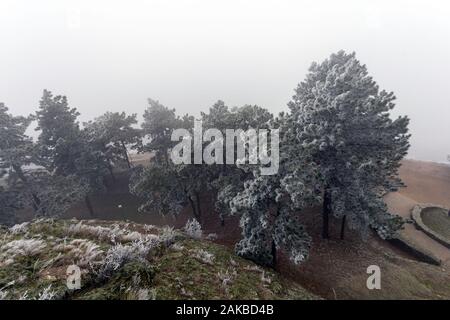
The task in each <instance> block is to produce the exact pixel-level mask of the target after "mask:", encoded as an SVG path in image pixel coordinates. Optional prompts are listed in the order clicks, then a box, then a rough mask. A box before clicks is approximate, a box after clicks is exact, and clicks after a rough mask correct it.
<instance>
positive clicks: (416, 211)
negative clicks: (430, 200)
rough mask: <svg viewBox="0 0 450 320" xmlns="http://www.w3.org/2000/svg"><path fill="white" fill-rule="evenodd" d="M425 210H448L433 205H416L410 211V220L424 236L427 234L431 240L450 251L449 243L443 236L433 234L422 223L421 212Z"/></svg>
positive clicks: (432, 231)
mask: <svg viewBox="0 0 450 320" xmlns="http://www.w3.org/2000/svg"><path fill="white" fill-rule="evenodd" d="M427 208H438V209H442V210H445V211H447V212H448V209H447V208H445V207H443V206H440V205H435V204H417V205H415V206H414V208H412V210H411V218H412V219H413V221H414V223H415V225H416V227H417V228H419V229H420V230H422V231H423V232H424V233H425V234H427V235H428V236H429V237H430V238H432V239H433V240H436V241H437V242H439V243H440V244H442V245H443V246H446V247H447V248H449V249H450V242H449V240H447V239H446V238H445V237H444V236H442V235H440V234H438V233H436V232H434V230H432V229H430V228H429V227H428V226H427V225H425V224H424V223H423V221H422V210H424V209H427Z"/></svg>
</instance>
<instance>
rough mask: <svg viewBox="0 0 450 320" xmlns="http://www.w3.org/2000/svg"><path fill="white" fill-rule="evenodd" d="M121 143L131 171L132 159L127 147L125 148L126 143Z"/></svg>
mask: <svg viewBox="0 0 450 320" xmlns="http://www.w3.org/2000/svg"><path fill="white" fill-rule="evenodd" d="M121 143H122V148H123V153H124V155H125V160H127V166H128V169H131V162H130V158H129V157H128V151H127V147H126V146H125V143H124V142H123V141H121Z"/></svg>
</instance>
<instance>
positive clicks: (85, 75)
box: [0, 0, 450, 162]
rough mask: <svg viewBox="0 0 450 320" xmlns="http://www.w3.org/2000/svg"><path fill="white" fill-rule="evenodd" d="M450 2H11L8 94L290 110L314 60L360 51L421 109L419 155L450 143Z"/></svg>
mask: <svg viewBox="0 0 450 320" xmlns="http://www.w3.org/2000/svg"><path fill="white" fill-rule="evenodd" d="M449 16H450V4H448V2H446V1H432V2H430V1H428V2H427V1H395V2H394V3H393V2H392V1H377V2H373V1H340V2H339V3H335V2H334V1H245V2H244V1H242V2H239V1H226V2H225V1H224V2H220V3H215V2H214V3H213V2H212V1H206V0H205V1H201V0H191V1H170V2H169V1H163V0H159V1H148V2H145V1H135V2H125V1H96V2H95V3H92V2H91V1H41V2H39V3H30V2H28V1H8V0H7V1H2V2H1V3H0V41H1V45H2V50H1V52H0V71H1V75H2V77H1V78H0V102H4V103H5V104H6V105H7V106H8V107H9V109H10V112H12V113H13V114H22V115H26V114H29V113H33V112H35V111H36V110H37V108H38V105H39V99H40V98H41V96H42V91H43V89H48V90H50V91H52V92H53V93H54V94H55V95H59V94H61V95H66V96H67V97H68V99H69V104H70V105H71V106H72V107H76V108H77V109H78V111H79V112H80V113H81V116H80V121H81V122H83V121H88V120H91V119H93V118H95V117H97V116H99V115H101V114H102V113H104V112H106V111H126V112H128V113H137V114H138V115H139V116H141V115H142V114H143V112H144V109H145V108H146V107H147V98H149V97H151V98H153V99H156V100H159V101H160V102H161V103H162V104H164V105H166V106H168V107H171V108H176V110H177V113H178V114H184V113H189V114H192V115H195V116H198V115H199V113H200V111H206V110H207V109H208V108H209V107H210V106H212V105H213V104H214V102H216V101H217V100H219V99H220V100H223V101H225V103H226V104H227V105H229V106H242V105H245V104H257V105H259V106H262V107H265V108H267V109H269V111H271V112H273V113H275V114H276V113H278V112H280V111H283V110H287V106H286V104H287V102H288V101H289V100H290V99H291V96H292V95H293V93H294V88H295V87H296V86H297V84H298V83H299V82H301V81H303V80H304V78H305V76H306V73H307V70H308V68H309V66H310V65H311V63H312V62H313V61H317V62H320V61H322V60H324V59H325V58H327V57H328V56H329V55H330V54H331V53H333V52H337V51H339V50H341V49H343V50H345V51H347V52H352V51H355V52H356V55H357V58H358V59H359V60H360V61H361V62H362V63H363V64H366V65H367V67H368V71H369V74H370V75H371V76H373V78H374V79H375V80H376V81H377V83H378V84H379V86H380V89H385V90H387V91H393V92H394V93H395V95H396V97H397V101H396V104H397V106H396V108H395V110H394V113H393V115H394V116H398V115H408V116H409V117H410V119H411V123H410V132H411V134H412V137H411V148H410V152H409V155H408V158H413V159H419V160H429V161H438V162H445V161H446V158H447V155H448V154H450V126H449V125H448V122H449V118H450V96H449V94H448V92H449V89H450V85H449V80H448V75H449V74H450V43H449V39H450V20H449V19H448V17H449Z"/></svg>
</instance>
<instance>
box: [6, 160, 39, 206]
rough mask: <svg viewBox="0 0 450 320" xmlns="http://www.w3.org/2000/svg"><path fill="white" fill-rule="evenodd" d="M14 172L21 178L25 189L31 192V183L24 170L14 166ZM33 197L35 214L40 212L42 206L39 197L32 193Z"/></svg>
mask: <svg viewBox="0 0 450 320" xmlns="http://www.w3.org/2000/svg"><path fill="white" fill-rule="evenodd" d="M12 167H13V169H14V171H15V172H16V174H17V176H18V177H19V179H20V180H22V182H23V183H24V185H25V188H27V189H28V190H31V188H30V186H29V183H28V179H27V177H26V176H25V174H24V173H23V171H22V168H21V167H20V166H18V165H12ZM31 197H32V198H33V201H32V206H33V210H34V212H36V213H37V212H38V211H39V206H40V204H41V199H39V197H38V196H37V194H36V193H34V192H31Z"/></svg>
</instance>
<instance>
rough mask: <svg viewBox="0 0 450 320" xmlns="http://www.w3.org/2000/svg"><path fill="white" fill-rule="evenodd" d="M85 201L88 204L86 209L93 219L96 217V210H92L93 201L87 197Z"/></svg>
mask: <svg viewBox="0 0 450 320" xmlns="http://www.w3.org/2000/svg"><path fill="white" fill-rule="evenodd" d="M84 201H85V203H86V207H87V208H88V210H89V214H90V215H91V217H93V216H94V209H93V208H92V203H91V199H89V196H85V197H84Z"/></svg>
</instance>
